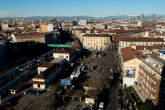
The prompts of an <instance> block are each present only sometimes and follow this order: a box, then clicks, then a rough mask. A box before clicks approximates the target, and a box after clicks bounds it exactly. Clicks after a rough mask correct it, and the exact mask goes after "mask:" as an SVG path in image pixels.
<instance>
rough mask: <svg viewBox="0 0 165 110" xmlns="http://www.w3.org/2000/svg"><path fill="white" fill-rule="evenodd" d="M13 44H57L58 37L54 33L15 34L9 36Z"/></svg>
mask: <svg viewBox="0 0 165 110" xmlns="http://www.w3.org/2000/svg"><path fill="white" fill-rule="evenodd" d="M11 38H12V41H13V42H39V43H57V42H60V37H58V36H56V33H54V32H52V33H37V32H35V33H19V34H18V33H16V34H15V35H14V34H11Z"/></svg>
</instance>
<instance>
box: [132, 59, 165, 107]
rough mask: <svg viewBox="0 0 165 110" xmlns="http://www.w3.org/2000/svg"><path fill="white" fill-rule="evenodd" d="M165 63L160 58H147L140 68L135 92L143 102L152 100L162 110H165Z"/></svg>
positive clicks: (143, 60)
mask: <svg viewBox="0 0 165 110" xmlns="http://www.w3.org/2000/svg"><path fill="white" fill-rule="evenodd" d="M164 66H165V61H164V60H163V59H161V58H160V57H146V58H145V59H142V63H141V64H140V66H139V77H138V81H137V82H136V83H135V86H134V88H135V90H136V92H137V94H138V95H139V97H140V98H141V100H142V101H143V102H145V101H146V100H147V99H149V100H152V102H153V104H154V105H156V106H158V107H159V109H160V110H164V109H165V108H164V103H165V75H164Z"/></svg>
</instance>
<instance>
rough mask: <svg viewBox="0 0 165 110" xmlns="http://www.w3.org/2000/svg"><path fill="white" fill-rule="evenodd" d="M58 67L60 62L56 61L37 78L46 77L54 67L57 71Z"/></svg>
mask: <svg viewBox="0 0 165 110" xmlns="http://www.w3.org/2000/svg"><path fill="white" fill-rule="evenodd" d="M58 67H59V64H55V63H54V64H53V66H51V68H49V69H47V70H45V71H44V72H43V73H40V74H38V75H36V76H35V78H40V79H46V78H47V77H49V75H50V74H51V73H52V71H53V69H54V71H56V70H55V69H57V68H58Z"/></svg>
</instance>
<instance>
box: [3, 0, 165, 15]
mask: <svg viewBox="0 0 165 110" xmlns="http://www.w3.org/2000/svg"><path fill="white" fill-rule="evenodd" d="M143 13H144V14H145V15H149V14H162V15H165V0H0V16H98V17H99V16H110V15H125V14H127V15H140V14H143Z"/></svg>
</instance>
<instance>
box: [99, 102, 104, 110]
mask: <svg viewBox="0 0 165 110" xmlns="http://www.w3.org/2000/svg"><path fill="white" fill-rule="evenodd" d="M98 110H104V102H100V104H99V109H98Z"/></svg>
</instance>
